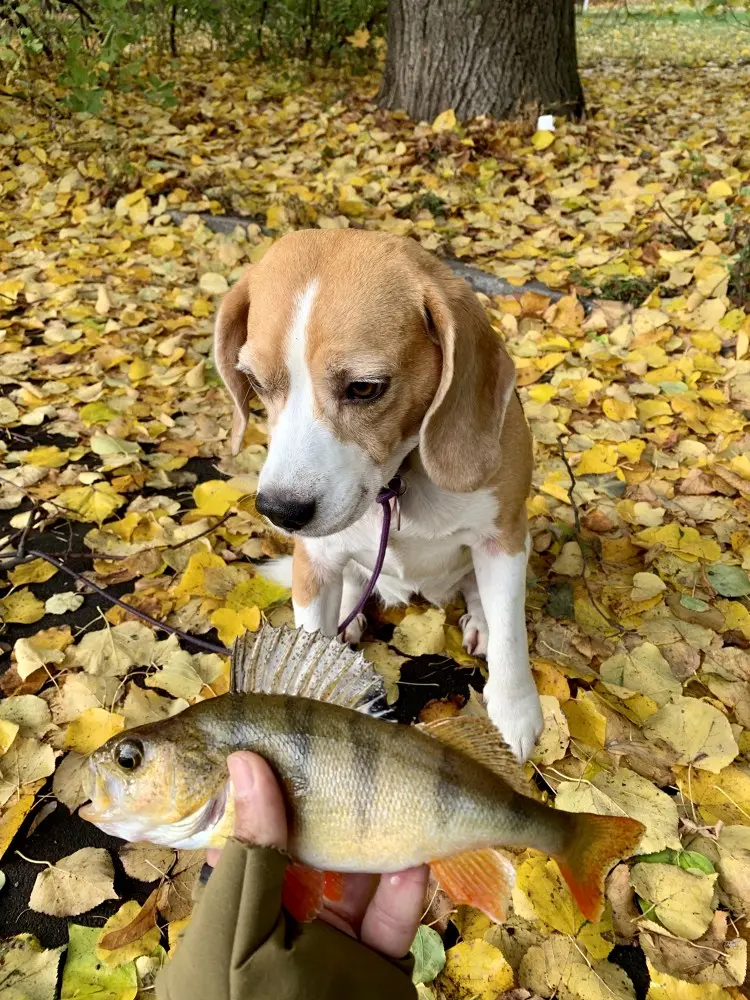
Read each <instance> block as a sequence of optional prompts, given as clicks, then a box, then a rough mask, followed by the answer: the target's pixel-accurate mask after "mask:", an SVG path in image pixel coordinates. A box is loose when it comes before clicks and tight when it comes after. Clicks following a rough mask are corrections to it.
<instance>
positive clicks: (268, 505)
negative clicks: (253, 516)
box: [255, 493, 315, 531]
mask: <svg viewBox="0 0 750 1000" xmlns="http://www.w3.org/2000/svg"><path fill="white" fill-rule="evenodd" d="M255 507H256V510H258V512H259V513H261V514H262V515H263V516H264V517H267V518H268V520H269V521H271V523H272V524H275V525H276V526H277V527H279V528H283V529H284V530H285V531H299V530H300V528H304V527H305V525H306V524H309V523H310V521H312V519H313V517H314V516H315V501H314V500H290V499H289V498H288V497H283V496H279V495H278V494H277V493H259V494H258V495H257V497H256V498H255Z"/></svg>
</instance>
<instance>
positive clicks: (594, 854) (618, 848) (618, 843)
mask: <svg viewBox="0 0 750 1000" xmlns="http://www.w3.org/2000/svg"><path fill="white" fill-rule="evenodd" d="M645 829H646V828H645V827H644V825H643V824H642V823H639V822H638V820H635V819H628V817H626V816H595V815H593V814H591V813H580V814H579V815H577V816H576V817H575V821H574V825H573V829H572V832H571V835H570V838H569V840H568V847H567V849H566V850H565V852H564V853H563V854H562V855H560V856H559V857H556V858H555V860H556V861H557V863H558V865H559V867H560V871H561V872H562V876H563V878H564V879H565V881H566V882H567V883H568V885H569V886H570V891H571V892H572V893H573V898H574V899H575V901H576V903H578V908H579V909H580V911H581V913H582V914H583V915H584V917H586V919H587V920H591V921H596V920H598V919H599V917H600V916H601V914H602V910H603V909H604V880H605V878H606V877H607V874H608V872H609V870H610V868H611V867H612V866H613V865H614V863H615V861H619V860H620V859H622V858H628V857H630V855H631V854H632V853H633V851H634V850H635V849H636V847H637V846H638V842H639V840H640V839H641V835H642V834H643V831H644V830H645Z"/></svg>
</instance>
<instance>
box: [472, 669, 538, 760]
mask: <svg viewBox="0 0 750 1000" xmlns="http://www.w3.org/2000/svg"><path fill="white" fill-rule="evenodd" d="M529 685H530V688H527V686H526V685H524V690H523V691H522V692H519V690H518V688H516V689H515V690H514V689H513V686H512V685H511V684H508V685H507V686H501V685H498V684H493V683H492V671H491V670H490V679H489V681H488V682H487V686H486V687H485V702H486V705H487V714H488V715H489V717H490V719H491V720H492V722H494V724H495V725H496V726H497V728H498V729H499V730H500V734H501V736H502V737H503V739H504V740H505V742H506V743H507V744H508V746H509V747H510V748H511V750H512V751H513V753H514V754H515V755H516V757H517V758H518V759H519V760H520V761H525V760H528V759H529V757H530V756H531V754H532V753H533V751H534V747H535V746H536V741H537V740H538V739H539V737H540V736H541V734H542V730H543V729H544V716H543V715H542V705H541V702H540V701H539V694H538V693H537V690H536V687H535V686H534V682H533V680H532V679H531V678H529Z"/></svg>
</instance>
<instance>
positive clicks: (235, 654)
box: [229, 623, 386, 716]
mask: <svg viewBox="0 0 750 1000" xmlns="http://www.w3.org/2000/svg"><path fill="white" fill-rule="evenodd" d="M229 690H230V691H231V692H232V693H233V694H249V693H251V692H252V693H256V694H289V695H298V696H301V697H305V698H314V699H316V701H324V702H328V703H329V704H331V705H342V706H343V707H344V708H353V709H356V710H357V711H359V712H364V713H365V714H367V715H378V716H383V715H385V714H386V710H385V685H384V684H383V678H382V677H381V676H380V674H378V673H376V672H375V670H374V669H373V666H372V664H371V663H368V661H367V660H366V659H365V657H364V654H362V653H359V652H357V651H356V650H353V649H352V648H351V647H350V646H347V645H346V644H345V643H342V642H340V641H339V640H338V639H336V638H333V639H332V638H329V637H328V636H323V635H321V634H320V632H306V631H305V630H304V629H302V628H297V629H291V628H287V627H286V626H282V627H281V628H273V626H271V625H269V624H268V623H265V624H264V625H263V626H262V627H261V628H260V629H259V630H258V631H257V632H245V634H244V635H241V636H240V637H239V639H237V641H236V642H235V644H234V647H233V648H232V667H231V673H230V680H229Z"/></svg>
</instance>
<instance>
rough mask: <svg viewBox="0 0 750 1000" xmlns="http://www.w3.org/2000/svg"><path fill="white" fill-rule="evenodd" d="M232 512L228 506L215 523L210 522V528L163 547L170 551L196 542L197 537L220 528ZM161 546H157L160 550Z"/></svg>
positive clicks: (202, 536)
mask: <svg viewBox="0 0 750 1000" xmlns="http://www.w3.org/2000/svg"><path fill="white" fill-rule="evenodd" d="M232 514H234V511H233V510H232V509H231V508H230V509H229V510H228V511H227V512H226V514H225V515H224V516H223V517H222V518H220V520H218V521H217V522H216V524H212V525H211V527H210V528H206V529H205V531H201V533H200V534H199V535H192V536H191V537H190V538H185V539H184V540H183V541H182V542H177V544H176V545H167V546H164V548H167V549H169V550H170V551H172V550H173V549H181V548H182V546H183V545H189V544H190V543H191V542H197V541H198V539H199V538H204V537H205V536H206V535H210V534H211V532H212V531H216V529H217V528H220V527H221V526H222V524H225V523H226V522H227V521H228V520H229V518H230V517H231V516H232ZM161 548H162V546H158V549H159V550H161Z"/></svg>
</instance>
